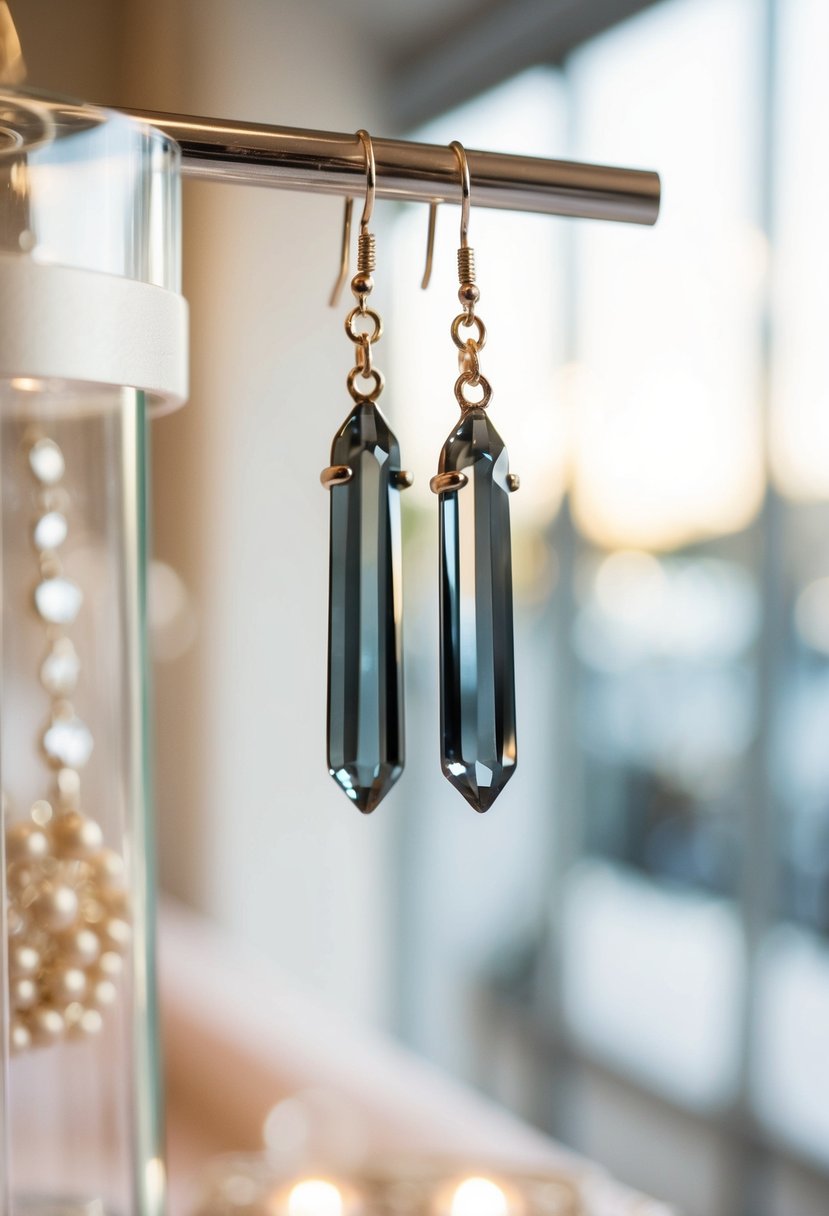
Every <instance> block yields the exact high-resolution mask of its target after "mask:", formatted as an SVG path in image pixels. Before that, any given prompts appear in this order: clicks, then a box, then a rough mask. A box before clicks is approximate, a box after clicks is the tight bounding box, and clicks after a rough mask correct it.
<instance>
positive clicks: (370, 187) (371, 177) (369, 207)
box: [357, 128, 377, 232]
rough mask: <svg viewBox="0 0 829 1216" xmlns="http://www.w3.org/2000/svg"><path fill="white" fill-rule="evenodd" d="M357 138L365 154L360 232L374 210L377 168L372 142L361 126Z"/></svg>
mask: <svg viewBox="0 0 829 1216" xmlns="http://www.w3.org/2000/svg"><path fill="white" fill-rule="evenodd" d="M357 138H358V139H359V141H360V143H361V144H362V145H363V151H364V152H365V156H366V201H365V203H364V204H363V214H362V217H361V219H360V232H366V231H367V230H368V222H369V220H370V219H371V213H372V212H373V210H374V191H375V187H376V185H377V168H376V166H375V164H374V144H373V143H372V142H371V136H370V135H369V133H368V131H364V130H363V129H362V128H360V130H359V131H358V132H357Z"/></svg>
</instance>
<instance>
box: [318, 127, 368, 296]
mask: <svg viewBox="0 0 829 1216" xmlns="http://www.w3.org/2000/svg"><path fill="white" fill-rule="evenodd" d="M357 138H358V139H359V141H360V143H361V144H362V147H363V151H364V153H365V158H366V200H365V203H364V204H363V214H362V216H361V218H360V237H361V238H362V239H363V241H364V242H365V241H366V240H367V238H368V223H369V220H370V219H371V215H372V212H373V211H374V194H375V188H376V183H377V169H376V166H375V163H374V145H373V144H372V142H371V136H370V135H369V133H368V131H364V130H362V129H361V130H359V131H358V132H357ZM353 214H354V199H353V198H351V197H349V198H347V199H346V200H345V212H344V215H343V235H342V245H341V248H340V273H339V275H338V276H337V281H336V283H335V284H334V288H333V290H332V292H331V295H330V297H329V300H328V304H329V306H330V307H331V308H334V307H336V305H337V304H338V303H339V299H340V296H341V295H342V290H343V287H344V286H345V281H346V279H347V278H348V253H349V248H350V246H351V222H352V217H353Z"/></svg>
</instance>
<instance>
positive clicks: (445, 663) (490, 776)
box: [440, 408, 517, 811]
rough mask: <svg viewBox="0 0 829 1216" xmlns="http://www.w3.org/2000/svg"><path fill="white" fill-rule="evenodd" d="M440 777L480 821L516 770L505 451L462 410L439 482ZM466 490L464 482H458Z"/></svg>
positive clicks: (486, 424)
mask: <svg viewBox="0 0 829 1216" xmlns="http://www.w3.org/2000/svg"><path fill="white" fill-rule="evenodd" d="M455 472H456V473H461V474H463V475H464V477H465V478H466V482H465V483H464V484H462V485H461V486H460V488H459V489H452V490H448V491H445V492H442V493H441V494H440V562H441V575H440V674H441V681H440V718H441V767H442V769H443V773H444V776H446V777H447V778H448V779H449V781H451V783H452V785H454V786H455V788H456V789H458V790H460V792H461V793H462V794H463V796H464V798H466V800H467V802H470V803H471V804H472V806H474V807H475V809H476V810H477V811H486V810H488V809H489V807H491V806H492V804H493V802H494V801H495V799H496V798H497V797H498V795H499V794H500V792H501V790H502V789H503V788H504V786H505V785H506V783H507V782H508V781H509V779H510V777H511V776H512V774H513V773H514V772H515V765H516V760H517V751H516V741H515V663H514V651H513V624H512V556H511V548H510V524H509V494H510V490H511V488H512V484H511V479H510V474H509V460H508V456H507V450H506V448H505V447H504V442H503V440H502V439H501V436H500V435H499V434H498V432H497V431H496V430H495V427H494V426H493V425H492V423H491V422H490V421H489V418H488V417H487V414H486V411H485V410H482V409H474V408H470V409H466V410H464V412H463V413H462V415H461V417H460V420H459V422H458V423H457V425H456V427H455V429H454V430H453V431H452V433H451V435H450V436H449V438H448V439H447V440H446V443H445V445H444V447H443V451H442V452H441V456H440V473H455ZM458 480H460V478H459V479H458Z"/></svg>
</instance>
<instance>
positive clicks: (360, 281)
mask: <svg viewBox="0 0 829 1216" xmlns="http://www.w3.org/2000/svg"><path fill="white" fill-rule="evenodd" d="M373 289H374V279H373V278H372V277H371V275H370V274H363V273H362V272H360V273H359V274H355V276H354V278H353V279H352V280H351V290H352V291H353V292H354V294H355V296H357V297H358V298H359V297H360V296H367V295H370V294H371V292H372V291H373Z"/></svg>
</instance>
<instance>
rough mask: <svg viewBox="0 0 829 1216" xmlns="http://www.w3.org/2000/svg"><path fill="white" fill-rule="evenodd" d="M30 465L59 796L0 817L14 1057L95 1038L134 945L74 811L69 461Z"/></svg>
mask: <svg viewBox="0 0 829 1216" xmlns="http://www.w3.org/2000/svg"><path fill="white" fill-rule="evenodd" d="M28 457H29V467H30V469H31V471H32V474H33V475H34V478H35V480H36V482H37V483H38V500H37V501H38V509H39V512H40V513H39V515H38V518H37V519H36V521H35V524H34V527H33V530H32V542H33V545H34V548H35V550H36V552H37V554H38V560H39V565H40V581H39V582H38V584H37V586H36V588H35V593H34V606H35V609H36V612H37V614H38V616H39V618H40V620H41V621H42V622H43V624H44V626H45V628H46V634H47V638H48V642H49V649H48V651H47V654H46V657H45V659H44V660H43V663H42V665H41V668H40V682H41V684H42V686H43V688H44V689H45V691H46V692H47V693H48V695H49V697H50V700H51V712H50V718H49V722H48V724H47V726H46V728H45V730H44V732H43V735H42V737H41V746H42V749H43V753H44V757H45V759H46V762H47V764H48V765H49V767H50V768H51V769H53V770H54V773H55V793H54V796H52V797H51V799H50V800H47V799H39V800H38V801H37V802H35V803H34V805H33V806H32V807H31V810H30V812H29V815H28V817H26V818H25V819H18V820H16V821H13V822H10V821H9V820H8V816H7V814H6V807H5V804H4V808H3V813H4V820H5V821H6V827H5V845H6V918H7V928H8V936H9V954H8V957H9V997H10V1001H9V1003H10V1006H11V1015H12V1016H11V1028H10V1035H9V1038H10V1044H11V1049H12V1051H14V1052H22V1051H25V1050H27V1049H28V1048H30V1047H38V1046H48V1045H49V1044H50V1043H55V1042H58V1041H59V1040H61V1039H63V1038H65V1037H67V1038H83V1037H87V1036H89V1035H94V1034H96V1033H97V1032H98V1031H99V1030H100V1029H101V1027H102V1025H103V1016H102V1011H103V1010H104V1009H105V1008H106V1007H107V1006H110V1005H112V1004H113V1003H114V1002H115V1000H116V998H117V995H118V991H117V987H116V981H117V979H118V977H119V976H120V974H121V972H122V970H123V967H124V955H125V953H126V951H127V949H128V947H129V943H130V937H131V930H130V924H129V919H128V915H129V906H128V898H127V891H126V887H125V882H124V863H123V860H122V859H121V857H120V856H119V855H118V854H117V853H116V852H114V851H113V850H112V849H109V848H106V847H105V845H104V835H103V831H102V829H101V826H100V824H98V823H96V822H95V820H94V819H90V818H89V817H87V816H86V815H84V814H82V813H81V811H80V809H79V806H80V776H79V772H78V770H79V769H81V768H83V766H84V765H85V764H86V762H87V760H88V759H89V757H90V755H91V752H92V745H93V740H92V735H91V733H90V731H89V728H88V727H87V726H86V725H85V723H84V722H83V721H82V720H81V719H80V718H79V717H78V715H77V714H76V712H75V709H74V706H73V705H72V703H71V702H70V701H69V697H70V696H71V695H72V693H73V692H74V691H75V688H76V685H77V682H78V678H79V676H80V661H79V659H78V655H77V652H76V650H75V647H74V646H73V644H72V642H71V640H70V639H69V638H68V637H67V636H66V634H65V632H64V630H65V627H66V626H67V625H69V624H71V623H72V621H74V619H75V617H76V616H77V614H78V612H79V610H80V607H81V605H82V603H83V594H82V592H81V589H80V587H78V585H77V584H76V583H74V582H73V581H72V580H71V579H68V578H66V577H65V576H64V574H63V568H62V564H61V561H60V557H59V555H58V549H59V548H60V546H61V545H62V544H63V542H64V541H65V540H66V537H67V534H68V524H67V521H66V517H65V514H64V511H65V509H66V493H65V491H64V490H62V489H61V487H60V485H59V483H60V481H61V480H62V478H63V474H64V470H65V462H64V458H63V453H62V452H61V450H60V448H59V447H58V445H57V444H56V443H55V442H54V440H52V439H48V438H43V437H40V438H37V439H36V440H35V441H34V442H33V443H32V444H31V446H30V448H29V453H28Z"/></svg>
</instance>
